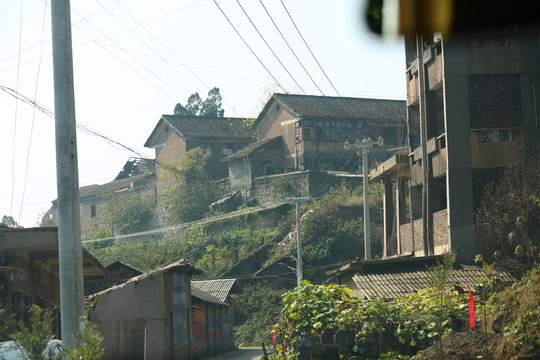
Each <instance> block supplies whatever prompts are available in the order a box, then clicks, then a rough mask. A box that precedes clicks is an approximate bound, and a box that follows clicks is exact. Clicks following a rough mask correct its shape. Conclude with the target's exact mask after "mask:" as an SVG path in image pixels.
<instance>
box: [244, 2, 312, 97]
mask: <svg viewBox="0 0 540 360" xmlns="http://www.w3.org/2000/svg"><path fill="white" fill-rule="evenodd" d="M236 3H237V4H238V6H240V9H242V12H243V13H244V15H246V17H247V18H248V20H249V22H250V23H251V25H253V28H254V29H255V31H257V34H259V36H260V37H261V39H262V41H264V43H265V44H266V46H267V47H268V49H269V50H270V52H271V53H272V54H273V55H274V57H275V58H276V60H277V61H278V62H279V63H280V64H281V67H283V69H284V70H285V72H286V73H287V74H288V75H289V77H290V78H291V79H292V80H293V81H294V83H295V84H296V86H298V88H299V89H300V90H301V91H302V92H303V93H304V95H306V92H305V91H304V89H302V86H300V84H298V82H297V81H296V79H295V78H294V76H292V74H291V73H290V72H289V69H287V67H286V66H285V65H284V64H283V62H282V61H281V59H280V58H279V56H277V54H276V53H275V51H274V49H272V47H271V46H270V44H268V41H266V39H265V38H264V36H263V35H262V34H261V32H260V31H259V28H257V25H255V23H254V22H253V20H251V17H250V16H249V15H248V13H247V12H246V10H245V9H244V7H243V6H242V4H241V3H240V0H236Z"/></svg>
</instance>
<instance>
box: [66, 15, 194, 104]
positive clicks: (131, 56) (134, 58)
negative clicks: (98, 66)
mask: <svg viewBox="0 0 540 360" xmlns="http://www.w3.org/2000/svg"><path fill="white" fill-rule="evenodd" d="M72 10H73V11H74V12H75V13H76V14H77V15H79V16H81V17H83V16H82V15H81V14H80V13H79V12H77V11H76V10H74V9H72ZM86 22H87V23H88V24H90V25H91V26H92V27H93V28H94V29H96V30H97V31H98V32H99V33H101V34H102V35H103V36H105V37H106V38H107V39H108V40H109V41H111V42H112V43H113V44H115V45H117V46H118V47H120V48H121V49H123V48H122V47H121V46H120V45H118V43H116V41H114V40H113V39H111V37H110V36H108V35H107V34H105V33H104V32H103V31H102V30H101V29H99V28H98V27H97V26H95V25H94V24H92V23H91V22H90V21H86ZM76 28H77V29H78V30H79V31H81V32H83V33H84V34H85V35H86V36H88V37H90V38H93V37H92V36H90V35H89V34H88V33H87V32H85V31H84V30H82V28H81V27H80V26H76ZM96 43H97V44H98V45H100V46H101V47H102V48H103V49H105V50H107V51H108V52H109V53H110V54H111V55H113V56H114V57H115V58H116V59H118V60H119V61H121V62H122V63H123V64H124V65H126V66H128V67H129V68H130V69H131V70H132V71H134V72H135V73H136V74H137V75H139V76H140V77H142V78H143V79H144V80H146V81H147V82H149V83H150V84H151V85H152V86H153V87H155V88H156V89H157V90H158V91H160V92H161V93H163V94H164V95H166V96H167V97H169V98H170V99H172V100H173V101H176V99H175V98H174V97H172V96H170V95H169V94H167V93H166V92H165V91H163V89H161V88H160V87H159V86H157V85H155V84H154V83H153V82H151V81H150V80H148V79H147V78H146V77H144V76H143V75H142V74H141V73H139V72H138V71H137V70H135V69H134V68H133V67H132V66H131V65H129V64H128V63H126V62H125V61H124V60H122V59H121V58H120V57H118V56H117V55H116V54H114V53H113V52H112V51H110V50H109V49H107V48H106V47H104V46H103V45H101V44H100V43H99V42H96ZM125 53H126V54H127V55H128V56H129V57H130V58H131V59H132V60H134V61H135V62H136V63H137V64H139V65H140V66H141V67H142V68H143V69H145V70H146V71H147V72H149V73H150V74H152V75H153V76H154V77H155V78H156V79H158V80H159V81H160V82H161V83H163V84H164V85H165V86H166V87H168V88H169V89H171V90H172V91H173V92H174V93H176V94H177V95H178V96H180V97H181V98H182V99H184V100H186V101H187V98H186V97H185V96H184V95H182V94H180V93H179V92H178V91H177V90H176V89H174V88H173V87H172V86H170V85H169V84H168V83H167V82H166V81H165V80H163V79H162V78H161V77H160V76H158V75H157V74H156V73H154V72H153V71H152V70H151V69H149V68H148V67H147V66H146V65H144V64H143V63H142V62H140V61H139V60H138V59H137V58H136V57H134V56H133V55H131V54H130V53H128V52H125Z"/></svg>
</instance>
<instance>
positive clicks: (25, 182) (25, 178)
mask: <svg viewBox="0 0 540 360" xmlns="http://www.w3.org/2000/svg"><path fill="white" fill-rule="evenodd" d="M46 10H47V2H46V1H45V6H44V7H43V18H42V27H41V48H40V52H39V62H38V69H37V75H36V86H35V89H34V101H35V100H36V98H37V91H38V85H39V75H40V72H41V60H42V58H43V38H44V36H45V15H46ZM35 121H36V108H35V107H34V108H33V109H32V125H31V126H30V137H29V139H28V150H27V152H26V166H25V175H24V185H23V193H22V199H21V207H20V208H19V224H20V223H21V216H22V211H23V207H24V199H25V196H26V186H27V183H28V166H29V163H30V149H31V146H32V137H33V134H34V123H35Z"/></svg>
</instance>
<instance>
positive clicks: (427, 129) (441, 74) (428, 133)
mask: <svg viewBox="0 0 540 360" xmlns="http://www.w3.org/2000/svg"><path fill="white" fill-rule="evenodd" d="M539 38H540V31H539V28H538V27H537V26H536V27H528V26H516V25H507V26H501V27H493V28H484V29H481V30H478V31H476V32H473V33H467V34H465V33H455V34H452V36H449V37H439V38H437V39H427V38H424V39H421V38H420V37H419V36H417V37H416V39H415V38H408V39H406V46H405V51H406V61H407V70H406V83H407V131H408V146H409V155H408V157H407V156H399V155H396V156H394V157H393V158H391V159H389V160H388V161H387V162H386V163H384V164H381V165H380V166H378V167H377V168H376V169H374V170H372V172H371V177H372V180H375V179H382V180H383V181H384V183H385V206H384V207H385V211H384V218H385V239H384V240H385V247H384V248H385V254H384V255H385V256H390V255H392V254H398V255H404V254H414V255H415V256H427V255H437V254H441V253H443V252H445V251H448V250H455V251H456V252H457V256H458V261H460V262H471V261H472V260H473V258H474V256H475V254H477V253H478V252H480V251H481V250H482V249H483V247H482V244H478V243H476V242H475V237H474V233H473V230H472V227H471V223H472V214H473V211H474V209H475V208H476V206H477V205H478V204H479V201H480V197H481V193H482V189H483V187H484V185H485V184H486V183H487V182H488V181H490V180H493V179H495V178H496V176H498V175H499V174H500V173H501V172H502V169H504V168H505V167H506V166H508V165H511V164H524V162H525V161H527V159H528V158H529V157H530V156H531V154H532V153H533V152H534V151H535V149H536V146H537V144H538V143H539V141H540V130H539V128H538V125H539V124H538V108H537V103H538V101H539V100H540V99H539V96H538V93H537V92H536V86H537V84H539V83H540V42H539ZM417 45H420V46H417ZM407 181H408V182H409V188H410V208H409V209H408V210H409V211H406V209H405V206H404V204H405V202H404V198H405V183H406V182H407ZM392 184H396V186H395V189H396V192H397V199H398V200H397V202H396V204H395V208H396V210H395V211H394V203H393V202H392V196H393V195H392ZM407 212H408V213H409V216H408V217H407V216H406V213H407ZM394 214H395V215H394ZM393 218H396V219H397V221H395V222H393V221H392V219H393ZM392 234H394V235H397V236H396V238H397V241H396V240H392ZM394 239H395V238H394ZM394 241H395V242H396V245H397V248H394V247H393V242H394Z"/></svg>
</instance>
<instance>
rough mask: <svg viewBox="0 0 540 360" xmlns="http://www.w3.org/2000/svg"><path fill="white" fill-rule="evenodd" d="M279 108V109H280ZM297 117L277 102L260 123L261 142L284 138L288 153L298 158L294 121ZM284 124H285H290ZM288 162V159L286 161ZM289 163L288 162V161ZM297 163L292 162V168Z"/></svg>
mask: <svg viewBox="0 0 540 360" xmlns="http://www.w3.org/2000/svg"><path fill="white" fill-rule="evenodd" d="M278 106H279V107H278ZM294 119H295V116H294V115H293V114H292V113H290V112H288V111H287V110H286V109H284V108H283V106H281V105H280V104H279V103H277V102H275V103H274V105H272V107H271V108H270V109H269V110H268V112H267V113H266V116H265V118H264V119H262V121H261V122H260V124H259V126H258V134H257V136H258V137H259V140H262V139H271V138H274V137H276V136H280V135H281V136H283V140H284V141H285V146H286V148H287V151H288V153H289V154H290V156H292V157H293V158H296V134H295V125H294V121H291V120H294ZM288 121H290V123H286V124H283V125H282V123H283V122H288ZM286 160H287V159H286ZM286 162H288V161H286ZM294 165H295V162H291V163H290V166H291V167H294Z"/></svg>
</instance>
